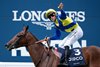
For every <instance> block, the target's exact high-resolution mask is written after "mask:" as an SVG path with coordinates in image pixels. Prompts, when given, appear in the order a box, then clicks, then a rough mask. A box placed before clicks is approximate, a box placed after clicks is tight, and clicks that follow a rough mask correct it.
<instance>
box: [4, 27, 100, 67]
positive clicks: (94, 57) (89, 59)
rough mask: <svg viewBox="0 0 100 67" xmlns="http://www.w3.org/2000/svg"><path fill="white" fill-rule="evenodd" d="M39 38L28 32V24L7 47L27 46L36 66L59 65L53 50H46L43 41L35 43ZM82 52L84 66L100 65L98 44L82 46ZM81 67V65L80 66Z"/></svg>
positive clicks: (49, 66) (9, 48)
mask: <svg viewBox="0 0 100 67" xmlns="http://www.w3.org/2000/svg"><path fill="white" fill-rule="evenodd" d="M37 41H38V39H37V38H36V37H35V36H34V35H33V34H32V33H31V32H28V26H25V27H23V30H22V31H21V32H19V33H18V34H16V35H15V36H14V37H13V38H12V39H11V40H10V41H9V42H8V43H7V44H6V45H5V47H6V48H7V49H8V50H12V49H15V48H19V47H22V46H25V47H26V48H27V49H28V51H29V54H30V56H31V58H32V61H33V62H34V64H35V66H36V67H58V64H59V63H60V59H59V57H57V56H56V55H55V54H54V53H53V52H52V50H51V49H50V50H46V49H45V48H44V46H43V44H42V43H38V44H37V43H35V42H37ZM82 53H83V56H84V59H85V63H86V65H85V66H84V67H100V48H99V47H96V46H89V47H84V48H82ZM80 67H81V66H80Z"/></svg>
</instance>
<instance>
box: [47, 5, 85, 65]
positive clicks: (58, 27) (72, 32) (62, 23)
mask: <svg viewBox="0 0 100 67" xmlns="http://www.w3.org/2000/svg"><path fill="white" fill-rule="evenodd" d="M58 8H59V9H60V12H61V14H60V15H58V14H57V13H56V11H55V10H54V9H48V10H47V11H46V14H45V16H46V17H47V18H49V19H50V20H51V21H53V22H54V25H55V32H56V33H55V35H54V36H53V37H47V38H45V40H46V41H47V40H56V39H59V38H60V36H61V32H60V31H64V32H69V35H68V36H66V37H65V38H64V39H63V40H62V42H61V43H60V44H59V46H60V47H64V48H65V62H64V63H65V64H67V65H68V54H69V46H70V45H72V44H73V43H75V42H76V41H77V40H78V39H80V38H81V37H82V36H83V31H82V29H81V27H80V26H79V24H78V23H77V22H75V21H74V20H73V19H71V18H69V17H68V16H66V14H65V12H64V11H63V9H62V8H63V3H60V4H59V6H58Z"/></svg>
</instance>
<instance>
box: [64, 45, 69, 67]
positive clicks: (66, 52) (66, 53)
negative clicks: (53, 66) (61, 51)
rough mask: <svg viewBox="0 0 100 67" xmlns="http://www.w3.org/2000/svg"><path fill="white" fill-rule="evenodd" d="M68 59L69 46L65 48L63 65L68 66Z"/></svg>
mask: <svg viewBox="0 0 100 67" xmlns="http://www.w3.org/2000/svg"><path fill="white" fill-rule="evenodd" d="M68 58H69V46H65V61H64V63H63V65H66V66H68Z"/></svg>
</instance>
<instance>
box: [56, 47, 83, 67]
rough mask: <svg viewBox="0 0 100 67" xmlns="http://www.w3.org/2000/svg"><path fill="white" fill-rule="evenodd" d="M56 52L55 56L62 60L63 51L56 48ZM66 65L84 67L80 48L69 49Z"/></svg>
mask: <svg viewBox="0 0 100 67" xmlns="http://www.w3.org/2000/svg"><path fill="white" fill-rule="evenodd" d="M57 51H58V52H57ZM57 51H55V54H56V55H57V56H58V57H59V58H60V59H61V60H62V59H63V58H64V52H65V50H64V49H62V48H58V49H57ZM63 60H64V59H63ZM68 65H69V66H70V67H74V66H82V65H85V60H84V57H83V54H82V49H81V48H73V49H70V55H69V58H68Z"/></svg>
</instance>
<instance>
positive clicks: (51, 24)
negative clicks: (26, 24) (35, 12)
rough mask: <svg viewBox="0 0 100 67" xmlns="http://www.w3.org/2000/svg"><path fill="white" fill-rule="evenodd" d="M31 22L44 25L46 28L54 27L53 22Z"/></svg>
mask: <svg viewBox="0 0 100 67" xmlns="http://www.w3.org/2000/svg"><path fill="white" fill-rule="evenodd" d="M32 23H33V24H36V25H40V26H43V27H46V29H47V30H51V29H52V27H54V24H53V22H32Z"/></svg>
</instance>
